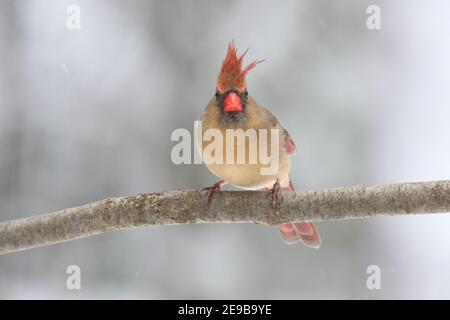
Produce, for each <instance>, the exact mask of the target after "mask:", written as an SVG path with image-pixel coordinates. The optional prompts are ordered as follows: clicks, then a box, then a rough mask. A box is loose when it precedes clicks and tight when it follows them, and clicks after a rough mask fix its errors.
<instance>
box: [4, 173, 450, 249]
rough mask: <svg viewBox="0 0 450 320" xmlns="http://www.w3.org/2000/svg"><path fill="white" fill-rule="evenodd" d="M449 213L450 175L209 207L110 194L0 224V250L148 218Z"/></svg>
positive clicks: (194, 199)
mask: <svg viewBox="0 0 450 320" xmlns="http://www.w3.org/2000/svg"><path fill="white" fill-rule="evenodd" d="M438 212H450V180H447V181H437V182H417V183H400V184H390V185H379V186H373V187H368V186H354V187H339V188H330V189H320V190H309V191H298V192H292V193H283V194H282V197H281V199H280V205H279V207H278V208H277V209H273V208H272V204H271V194H270V193H268V192H262V191H260V192H250V191H222V192H218V193H215V194H214V196H213V198H212V201H211V203H210V204H209V206H208V205H207V204H206V196H205V194H204V193H202V192H199V191H197V190H170V191H165V192H157V193H143V194H139V195H135V196H126V197H120V198H110V199H105V200H101V201H97V202H93V203H90V204H86V205H83V206H81V207H75V208H70V209H64V210H61V211H57V212H53V213H46V214H42V215H37V216H33V217H29V218H24V219H18V220H12V221H6V222H2V223H0V254H5V253H10V252H16V251H20V250H25V249H30V248H34V247H38V246H45V245H50V244H54V243H60V242H63V241H68V240H74V239H80V238H84V237H88V236H92V235H96V234H100V233H105V232H109V231H114V230H121V229H127V228H134V227H143V226H150V225H171V224H187V223H224V222H231V223H236V222H241V223H261V224H266V225H276V224H279V223H282V222H289V221H324V220H338V219H348V218H365V217H371V216H376V215H408V214H417V213H438Z"/></svg>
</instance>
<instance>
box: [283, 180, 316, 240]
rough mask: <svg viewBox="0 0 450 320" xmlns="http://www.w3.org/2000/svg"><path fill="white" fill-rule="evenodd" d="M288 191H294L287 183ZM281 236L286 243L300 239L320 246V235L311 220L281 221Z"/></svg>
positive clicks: (290, 184)
mask: <svg viewBox="0 0 450 320" xmlns="http://www.w3.org/2000/svg"><path fill="white" fill-rule="evenodd" d="M287 189H288V191H294V186H293V185H292V183H291V182H290V183H289V187H288V188H287ZM278 227H279V229H280V232H281V237H282V238H283V240H284V241H285V242H286V243H287V244H294V243H297V242H299V241H300V240H301V241H302V242H303V243H304V244H305V245H306V246H308V247H311V248H315V249H318V248H319V247H320V235H319V232H318V231H317V228H316V226H315V225H314V223H312V222H292V223H282V224H280V225H279V226H278Z"/></svg>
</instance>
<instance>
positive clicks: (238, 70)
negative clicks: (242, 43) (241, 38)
mask: <svg viewBox="0 0 450 320" xmlns="http://www.w3.org/2000/svg"><path fill="white" fill-rule="evenodd" d="M247 51H248V49H247V50H245V51H244V53H243V54H242V55H241V56H240V57H238V56H237V49H236V47H235V46H234V42H233V41H231V42H230V44H229V45H228V52H227V56H226V57H225V60H224V61H223V63H222V68H221V69H220V73H219V76H218V78H217V88H216V89H217V91H218V92H221V93H223V92H226V91H228V90H233V89H236V90H239V91H245V89H246V84H245V76H246V75H247V73H248V72H249V71H250V70H251V69H253V68H254V67H255V66H256V65H257V64H258V63H261V62H263V61H264V60H257V61H253V62H252V63H250V64H249V65H248V66H247V67H245V68H244V69H242V61H243V60H244V57H245V54H246V53H247Z"/></svg>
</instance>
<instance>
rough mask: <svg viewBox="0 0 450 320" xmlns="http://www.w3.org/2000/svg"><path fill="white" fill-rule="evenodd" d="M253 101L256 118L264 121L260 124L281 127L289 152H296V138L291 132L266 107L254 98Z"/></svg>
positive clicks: (265, 126)
mask: <svg viewBox="0 0 450 320" xmlns="http://www.w3.org/2000/svg"><path fill="white" fill-rule="evenodd" d="M251 103H252V104H253V106H254V107H255V108H256V110H257V111H256V115H255V116H254V118H256V119H258V120H259V121H261V122H262V123H260V124H259V125H260V126H261V127H263V128H270V127H272V128H279V129H280V135H281V137H280V140H281V142H282V143H283V145H284V147H285V148H286V151H287V153H288V154H294V153H295V152H296V150H297V147H296V146H295V143H294V140H293V139H292V137H291V135H290V134H289V132H288V131H287V130H286V129H285V128H284V127H283V125H282V124H281V123H280V122H279V121H278V119H277V118H276V117H275V116H274V115H273V114H272V112H270V111H269V110H267V109H266V108H264V107H263V106H260V105H258V104H257V103H256V101H254V100H253V99H252V101H251Z"/></svg>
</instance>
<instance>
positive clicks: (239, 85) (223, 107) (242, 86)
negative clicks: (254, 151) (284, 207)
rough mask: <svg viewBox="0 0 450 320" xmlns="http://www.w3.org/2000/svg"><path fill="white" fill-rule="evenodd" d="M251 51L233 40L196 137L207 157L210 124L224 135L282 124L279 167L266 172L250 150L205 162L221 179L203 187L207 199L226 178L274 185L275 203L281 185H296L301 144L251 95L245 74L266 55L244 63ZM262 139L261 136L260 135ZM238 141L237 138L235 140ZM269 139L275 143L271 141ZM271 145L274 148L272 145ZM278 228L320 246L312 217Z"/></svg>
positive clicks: (245, 185) (248, 185)
mask: <svg viewBox="0 0 450 320" xmlns="http://www.w3.org/2000/svg"><path fill="white" fill-rule="evenodd" d="M246 53H247V51H245V52H244V53H243V54H242V55H241V56H240V57H238V56H237V50H236V48H235V46H234V43H233V42H231V43H230V44H229V46H228V52H227V55H226V57H225V60H224V61H223V64H222V68H221V70H220V73H219V76H218V80H217V86H216V93H215V96H214V97H212V98H211V100H210V101H209V103H208V105H207V106H206V109H205V110H204V113H203V115H202V116H201V118H200V120H201V126H199V127H198V128H197V137H198V138H199V139H201V140H198V141H197V146H199V147H200V146H201V149H200V154H201V156H202V157H203V158H204V155H203V152H202V150H204V149H205V147H206V146H207V145H208V144H209V141H205V140H204V139H202V138H203V134H204V132H205V131H206V130H208V129H218V130H219V131H220V132H221V133H222V136H223V137H224V139H226V130H227V129H243V130H244V131H245V130H247V129H255V130H259V129H267V130H268V131H270V130H271V129H279V132H280V134H279V144H278V145H279V152H278V154H279V157H278V158H279V159H277V160H278V161H279V162H278V166H277V168H278V170H277V171H276V172H275V173H274V174H262V173H261V167H262V166H263V165H262V164H261V161H260V159H259V155H258V160H257V161H256V163H255V162H253V163H251V162H249V157H248V155H246V158H245V161H244V163H242V162H241V163H236V162H233V163H227V162H223V163H206V165H207V167H208V169H209V170H211V171H212V172H213V173H214V174H215V175H216V176H217V177H219V178H220V179H222V180H221V181H219V182H217V183H215V184H214V185H213V186H212V187H209V188H204V190H208V202H209V201H210V199H211V197H212V195H213V193H214V192H216V191H220V187H221V186H223V185H225V184H226V183H229V184H232V185H234V186H236V187H238V188H241V189H247V190H258V189H265V190H271V192H272V204H273V205H274V206H275V205H277V201H278V193H279V192H280V191H294V188H293V185H292V183H291V182H290V180H289V171H290V169H291V155H292V154H293V153H294V152H295V150H296V147H295V144H294V141H293V140H292V138H291V136H290V135H289V133H288V132H287V131H286V130H285V129H284V128H283V126H282V125H281V124H280V122H279V121H278V120H277V118H276V117H275V116H274V115H272V113H270V111H268V110H267V109H265V108H263V107H262V106H260V105H258V104H257V103H256V101H255V100H254V99H253V98H252V97H251V96H249V95H248V92H247V86H246V83H245V76H246V75H247V73H248V72H249V71H250V70H251V69H253V68H254V67H255V66H256V65H257V64H258V63H260V62H262V61H254V62H252V63H250V64H249V65H248V66H247V67H245V68H244V69H242V61H243V58H244V56H245V54H246ZM257 139H260V138H259V137H257ZM234 142H235V140H234V138H233V141H232V143H234ZM229 143H231V141H226V140H225V141H224V143H223V150H224V153H223V154H225V152H226V151H227V150H226V146H227V144H229ZM249 143H250V141H249V140H244V142H243V143H242V141H241V145H239V142H238V144H237V145H235V146H234V148H235V150H236V148H239V147H242V148H245V150H246V151H248V150H249ZM268 143H269V144H270V141H269V142H268ZM243 144H245V145H243ZM258 145H259V144H258ZM268 149H269V150H270V146H269V147H268ZM279 229H280V232H281V236H282V238H283V239H284V241H285V242H286V243H288V244H293V243H297V242H298V241H299V240H302V241H303V243H304V244H305V245H307V246H309V247H313V248H319V246H320V236H319V233H318V231H317V229H316V227H315V225H314V224H313V223H311V222H302V223H296V222H292V223H283V224H280V225H279Z"/></svg>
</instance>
